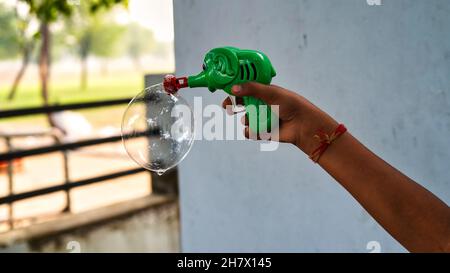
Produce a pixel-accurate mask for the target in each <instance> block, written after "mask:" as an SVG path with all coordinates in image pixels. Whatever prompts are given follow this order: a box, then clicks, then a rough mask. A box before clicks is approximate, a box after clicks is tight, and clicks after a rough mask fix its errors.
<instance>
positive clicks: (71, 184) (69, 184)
mask: <svg viewBox="0 0 450 273" xmlns="http://www.w3.org/2000/svg"><path fill="white" fill-rule="evenodd" d="M129 101H130V99H129V98H125V99H116V100H108V101H96V102H86V103H73V104H65V105H52V106H46V107H32V108H23V109H16V110H5V111H0V119H3V118H11V117H23V116H27V115H36V114H50V113H54V112H59V111H65V110H80V109H88V108H98V107H105V106H114V105H123V104H126V103H128V102H129ZM151 133H152V132H143V133H142V134H135V135H132V136H128V137H130V138H133V137H136V138H137V137H142V136H146V135H148V134H151ZM23 136H24V135H23ZM13 137H20V135H19V136H17V135H16V136H14V135H8V136H4V137H3V138H4V140H5V142H6V147H7V149H8V150H7V152H5V153H1V154H0V162H4V163H6V169H7V176H8V180H7V181H8V184H9V185H8V189H9V192H8V194H7V195H6V196H3V197H0V205H4V204H7V205H8V219H7V222H8V223H9V227H10V229H13V228H14V221H15V219H14V217H13V203H14V202H17V201H21V200H24V199H28V198H33V197H37V196H42V195H46V194H50V193H54V192H58V191H64V192H65V193H66V200H67V201H66V203H67V205H66V207H65V208H64V209H63V210H62V212H70V203H71V201H70V194H69V192H70V190H71V189H73V188H76V187H82V186H86V185H89V184H93V183H100V182H103V181H107V180H110V179H115V178H119V177H124V176H128V175H133V174H137V173H141V172H147V170H145V169H143V168H133V169H128V170H124V171H119V172H114V173H109V174H104V175H101V176H96V177H90V178H87V179H82V180H76V181H72V180H71V179H70V175H69V166H68V152H69V151H70V150H74V149H79V148H82V147H89V146H94V145H99V144H105V143H113V142H117V141H121V136H120V135H115V136H109V137H103V138H93V139H86V140H81V141H77V142H70V143H61V142H59V141H57V140H56V138H55V140H56V141H55V144H53V145H48V146H41V147H36V148H31V149H26V150H15V149H13V148H12V145H11V138H13ZM53 152H62V154H63V168H64V181H63V182H62V184H59V185H55V186H50V187H45V188H39V189H36V190H31V191H26V192H22V193H14V192H13V188H14V164H13V163H14V160H17V159H22V158H25V157H30V156H35V155H43V154H48V153H53ZM150 175H151V174H150ZM151 176H152V175H151ZM152 192H154V191H152Z"/></svg>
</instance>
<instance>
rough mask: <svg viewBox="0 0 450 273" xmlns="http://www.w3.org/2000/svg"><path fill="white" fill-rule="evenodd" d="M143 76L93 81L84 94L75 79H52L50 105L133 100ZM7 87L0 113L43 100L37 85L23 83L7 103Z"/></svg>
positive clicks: (113, 76) (1, 97) (1, 93)
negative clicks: (118, 99) (127, 98)
mask: <svg viewBox="0 0 450 273" xmlns="http://www.w3.org/2000/svg"><path fill="white" fill-rule="evenodd" d="M143 81H144V79H143V76H142V75H140V74H138V73H114V74H110V75H107V76H98V77H92V76H91V78H90V79H89V81H88V87H87V88H86V90H81V89H80V83H79V79H78V78H75V77H67V76H66V77H60V78H54V79H52V80H51V82H50V92H49V94H50V102H51V103H59V104H64V103H73V102H85V101H97V100H105V99H113V98H126V97H132V96H134V95H135V94H137V93H138V92H139V91H141V90H142V89H143ZM8 92H9V86H2V88H0V109H1V110H5V109H16V108H22V107H31V106H40V105H42V98H41V93H40V86H39V83H38V82H32V83H30V82H23V83H22V84H21V85H20V87H19V89H18V90H17V96H16V97H15V98H14V100H13V101H7V100H6V97H7V94H8Z"/></svg>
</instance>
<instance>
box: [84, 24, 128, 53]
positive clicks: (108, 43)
mask: <svg viewBox="0 0 450 273" xmlns="http://www.w3.org/2000/svg"><path fill="white" fill-rule="evenodd" d="M92 32H93V33H94V35H93V37H94V38H93V43H92V53H93V54H94V55H96V56H98V57H103V58H107V57H113V56H117V55H118V54H119V53H120V51H121V47H120V46H121V45H120V44H119V43H118V42H119V41H120V38H121V37H123V34H124V32H125V27H124V26H120V25H117V24H115V23H110V24H105V22H101V23H98V24H95V25H94V26H93V29H92Z"/></svg>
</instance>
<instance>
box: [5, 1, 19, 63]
mask: <svg viewBox="0 0 450 273" xmlns="http://www.w3.org/2000/svg"><path fill="white" fill-rule="evenodd" d="M15 18H16V16H15V14H14V11H13V10H11V9H8V8H7V7H5V5H3V4H0V26H1V31H0V59H10V58H15V57H17V55H18V54H19V52H20V37H19V30H18V26H17V25H16V23H15V22H16V21H15Z"/></svg>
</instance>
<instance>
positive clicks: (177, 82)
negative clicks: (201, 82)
mask: <svg viewBox="0 0 450 273" xmlns="http://www.w3.org/2000/svg"><path fill="white" fill-rule="evenodd" d="M163 86H164V90H166V92H167V93H170V94H174V93H176V92H177V91H178V90H179V89H180V88H184V87H187V86H188V79H187V77H180V78H177V77H175V76H174V75H166V76H165V77H164V81H163Z"/></svg>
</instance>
